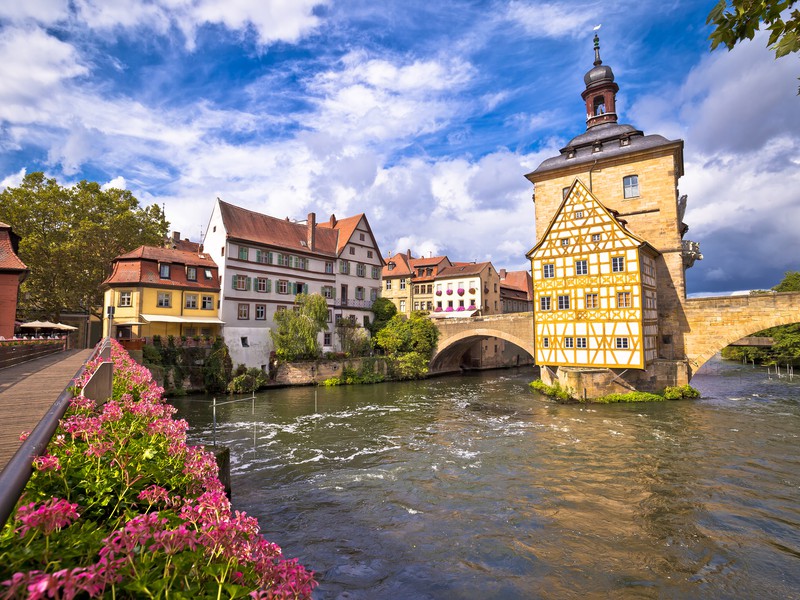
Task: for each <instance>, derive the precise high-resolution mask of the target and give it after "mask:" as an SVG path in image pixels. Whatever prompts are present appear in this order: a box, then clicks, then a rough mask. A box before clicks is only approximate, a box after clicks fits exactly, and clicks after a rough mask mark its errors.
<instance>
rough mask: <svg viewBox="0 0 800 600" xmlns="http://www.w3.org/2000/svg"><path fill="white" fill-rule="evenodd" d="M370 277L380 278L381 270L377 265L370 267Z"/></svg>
mask: <svg viewBox="0 0 800 600" xmlns="http://www.w3.org/2000/svg"><path fill="white" fill-rule="evenodd" d="M372 278H373V279H380V278H381V272H380V270H379V269H378V267H372Z"/></svg>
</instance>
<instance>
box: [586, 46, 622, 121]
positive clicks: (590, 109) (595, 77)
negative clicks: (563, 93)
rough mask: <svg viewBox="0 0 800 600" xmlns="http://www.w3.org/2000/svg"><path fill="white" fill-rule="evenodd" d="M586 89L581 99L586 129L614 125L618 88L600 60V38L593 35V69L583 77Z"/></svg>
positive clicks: (611, 73) (612, 76) (612, 75)
mask: <svg viewBox="0 0 800 600" xmlns="http://www.w3.org/2000/svg"><path fill="white" fill-rule="evenodd" d="M583 81H584V83H586V89H585V90H584V91H583V93H581V97H582V98H583V99H584V101H585V102H586V129H591V128H592V127H595V126H597V125H602V124H604V123H616V122H617V112H616V103H615V102H616V96H617V92H618V91H619V86H618V85H617V84H616V83H614V72H613V71H612V70H611V67H608V66H606V65H604V64H603V61H602V60H601V58H600V36H598V35H597V34H596V33H595V34H594V67H593V68H592V69H591V70H589V72H587V73H586V75H584V76H583Z"/></svg>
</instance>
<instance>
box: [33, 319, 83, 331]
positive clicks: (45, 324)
mask: <svg viewBox="0 0 800 600" xmlns="http://www.w3.org/2000/svg"><path fill="white" fill-rule="evenodd" d="M20 327H25V328H27V329H61V330H63V331H74V330H76V329H77V327H73V326H72V325H64V324H63V323H53V322H52V321H29V322H28V323H23V324H22V325H20Z"/></svg>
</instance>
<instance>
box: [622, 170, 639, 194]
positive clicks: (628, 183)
mask: <svg viewBox="0 0 800 600" xmlns="http://www.w3.org/2000/svg"><path fill="white" fill-rule="evenodd" d="M622 193H623V196H624V197H625V198H636V197H638V196H639V176H638V175H628V176H627V177H623V178H622Z"/></svg>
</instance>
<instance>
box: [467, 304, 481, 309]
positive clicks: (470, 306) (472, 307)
mask: <svg viewBox="0 0 800 600" xmlns="http://www.w3.org/2000/svg"><path fill="white" fill-rule="evenodd" d="M477 309H478V307H477V306H475V305H474V304H470V305H469V306H468V307H467V310H477Z"/></svg>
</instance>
